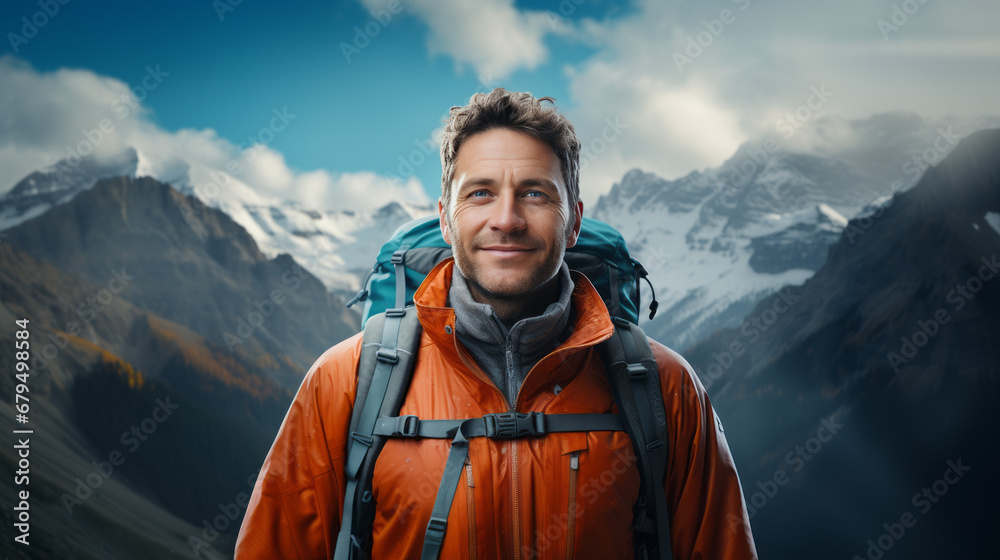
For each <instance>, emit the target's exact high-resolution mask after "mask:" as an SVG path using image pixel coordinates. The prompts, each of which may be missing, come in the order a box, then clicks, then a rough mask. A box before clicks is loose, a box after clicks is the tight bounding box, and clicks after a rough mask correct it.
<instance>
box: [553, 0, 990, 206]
mask: <svg viewBox="0 0 1000 560" xmlns="http://www.w3.org/2000/svg"><path fill="white" fill-rule="evenodd" d="M634 7H635V11H634V12H632V13H630V14H629V15H626V16H623V17H619V18H614V19H605V20H602V21H595V20H590V19H588V20H583V21H581V22H577V23H576V24H575V25H574V26H573V27H572V30H573V33H574V34H575V36H576V38H577V39H578V40H580V41H583V42H585V43H587V44H588V45H591V46H593V47H595V48H596V49H597V52H596V54H594V55H593V56H591V57H590V58H589V59H587V60H584V61H582V62H579V63H573V64H572V65H569V66H568V67H567V70H566V76H567V79H568V80H569V89H570V94H571V102H572V105H571V107H570V109H569V111H568V114H569V116H570V118H571V120H572V121H573V122H574V124H575V126H576V128H577V134H578V136H579V138H580V140H581V142H582V143H583V144H584V145H587V143H588V142H592V141H596V140H595V139H596V138H599V137H600V136H601V135H602V133H603V132H604V131H605V129H606V128H607V126H608V125H607V121H608V119H612V120H614V119H620V120H621V122H622V123H623V124H624V125H627V126H628V128H627V129H625V130H624V131H623V132H622V133H621V135H620V137H619V138H618V139H617V140H616V141H614V142H609V143H607V146H606V149H605V150H604V151H603V152H602V153H601V154H599V155H596V156H595V157H593V158H592V159H591V160H590V161H589V163H588V166H587V169H585V170H584V171H583V173H582V174H581V188H582V190H583V195H584V200H585V202H587V201H593V200H595V199H596V197H597V195H598V194H601V193H603V192H607V190H608V189H610V187H611V185H612V184H613V183H614V182H615V181H618V180H620V179H621V177H622V175H623V174H624V173H625V172H626V171H628V170H629V169H631V168H633V167H639V168H642V169H644V170H646V171H652V172H654V173H656V174H658V175H661V176H663V177H665V178H668V179H672V178H676V177H678V176H681V175H685V174H687V173H689V172H691V171H693V170H698V169H702V168H705V167H714V166H717V165H719V164H721V163H722V162H723V161H724V160H725V159H726V158H728V157H729V156H730V155H732V153H733V152H734V151H735V150H736V148H737V147H738V145H739V144H740V143H741V142H743V141H745V140H747V139H750V138H759V137H762V136H771V137H776V138H777V139H779V140H785V136H784V135H783V134H781V131H780V130H779V129H778V128H777V126H778V121H779V119H781V118H782V117H784V116H786V115H788V114H790V113H794V112H795V111H796V110H797V109H800V108H801V107H802V106H803V104H805V103H807V102H810V103H811V102H812V101H810V99H812V98H811V95H812V93H813V92H814V91H817V90H822V91H831V92H833V94H832V95H830V96H829V99H828V100H827V101H828V102H827V101H824V102H823V104H822V107H821V108H820V109H818V110H815V111H811V112H810V115H811V116H810V120H815V119H816V118H820V117H823V116H827V115H840V116H844V117H847V118H851V119H864V118H868V117H869V116H871V115H873V114H876V113H883V112H887V111H895V110H908V111H913V112H916V113H918V114H921V115H924V116H927V117H933V118H939V117H944V116H946V115H949V114H958V115H967V116H976V115H983V114H995V113H996V103H995V100H994V99H993V98H992V97H990V94H989V93H988V92H991V91H996V89H997V87H998V86H1000V82H998V81H997V76H998V74H997V73H996V72H995V71H993V70H994V69H993V67H994V66H995V65H996V62H997V60H998V59H1000V50H998V46H997V45H998V44H1000V43H998V42H997V40H996V38H995V30H994V29H993V27H994V26H993V25H992V24H988V23H986V21H994V20H995V17H992V16H998V15H1000V4H997V3H996V2H987V1H985V0H962V1H961V2H955V3H953V4H947V5H946V4H944V3H940V2H939V3H936V4H934V5H933V6H932V5H931V3H928V4H927V5H926V6H924V7H922V8H921V10H920V11H919V12H918V13H916V14H913V15H911V16H910V18H909V20H908V22H907V23H906V24H905V26H903V27H900V29H899V31H898V33H894V34H893V36H892V38H891V40H889V41H886V40H884V39H883V37H882V34H881V33H880V31H879V26H878V24H877V22H878V20H879V19H880V18H889V17H890V16H891V14H892V9H891V6H887V5H873V4H871V3H869V2H864V1H863V0H844V1H843V2H837V3H825V4H823V5H814V4H812V3H801V2H795V1H793V0H776V1H775V2H769V3H765V2H759V1H757V0H732V1H731V2H721V3H717V4H713V3H673V2H670V3H668V2H660V1H658V0H639V2H638V3H637V4H636V5H635V6H634ZM724 10H728V13H726V14H724V13H723V11H724ZM723 19H725V20H727V21H726V22H723V21H722V20H723ZM693 41H697V43H700V44H695V45H694V46H693V47H690V45H691V43H692V42H693ZM689 47H690V49H691V50H690V51H689V50H688V48H689ZM675 53H677V54H680V55H683V56H686V57H688V58H687V59H686V60H685V62H684V63H679V62H678V59H675ZM813 101H815V100H813ZM796 129H798V128H797V127H796ZM806 140H807V139H806V138H805V136H804V135H801V136H798V137H792V138H791V139H790V140H789V141H788V142H786V145H788V146H789V147H792V148H795V147H796V145H797V144H799V143H805V142H806ZM598 145H600V142H598Z"/></svg>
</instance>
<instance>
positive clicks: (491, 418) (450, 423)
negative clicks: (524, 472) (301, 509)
mask: <svg viewBox="0 0 1000 560" xmlns="http://www.w3.org/2000/svg"><path fill="white" fill-rule="evenodd" d="M624 430H625V425H624V424H622V419H621V416H619V415H617V414H544V413H541V412H502V413H494V414H487V415H485V416H482V417H479V418H465V419H455V420H421V419H420V418H418V417H416V416H413V415H408V416H383V417H380V418H379V419H378V420H377V421H376V422H375V430H374V432H373V433H374V434H376V435H380V436H383V437H392V438H431V439H450V440H451V449H449V450H448V460H447V462H446V463H445V467H444V473H443V474H442V475H441V485H440V486H439V487H438V493H437V496H435V498H434V508H433V510H432V511H431V518H430V521H428V522H427V530H426V532H425V533H424V547H423V550H422V553H421V559H422V560H437V558H438V557H439V556H440V554H441V545H442V544H443V543H444V535H445V531H447V529H448V514H449V513H450V512H451V504H452V502H453V501H454V500H455V492H456V491H457V490H458V484H459V482H460V481H461V479H462V468H463V466H464V465H465V460H466V459H467V458H468V456H469V438H473V437H488V438H493V439H518V438H525V437H538V436H544V435H546V434H553V433H560V432H600V431H624Z"/></svg>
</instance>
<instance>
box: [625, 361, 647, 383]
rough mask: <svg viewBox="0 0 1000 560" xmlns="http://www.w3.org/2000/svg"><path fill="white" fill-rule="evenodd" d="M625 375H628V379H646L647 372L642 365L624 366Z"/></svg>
mask: <svg viewBox="0 0 1000 560" xmlns="http://www.w3.org/2000/svg"><path fill="white" fill-rule="evenodd" d="M625 373H626V374H627V375H628V378H629V379H642V378H644V377H646V375H647V374H648V373H649V372H647V371H646V366H644V365H642V364H626V366H625Z"/></svg>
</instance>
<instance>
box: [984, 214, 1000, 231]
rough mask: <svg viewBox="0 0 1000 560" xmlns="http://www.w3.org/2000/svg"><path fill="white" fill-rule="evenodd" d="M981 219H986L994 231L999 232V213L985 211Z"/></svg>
mask: <svg viewBox="0 0 1000 560" xmlns="http://www.w3.org/2000/svg"><path fill="white" fill-rule="evenodd" d="M983 219H984V220H986V223H987V224H989V225H990V227H991V228H993V230H994V231H996V232H997V233H1000V213H997V212H987V213H986V215H985V216H983Z"/></svg>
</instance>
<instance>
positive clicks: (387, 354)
mask: <svg viewBox="0 0 1000 560" xmlns="http://www.w3.org/2000/svg"><path fill="white" fill-rule="evenodd" d="M375 357H376V358H377V359H378V361H380V362H386V363H389V364H395V363H396V362H398V361H399V355H397V354H396V349H395V348H393V349H392V350H388V349H386V348H379V349H378V352H376V353H375Z"/></svg>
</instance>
